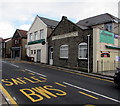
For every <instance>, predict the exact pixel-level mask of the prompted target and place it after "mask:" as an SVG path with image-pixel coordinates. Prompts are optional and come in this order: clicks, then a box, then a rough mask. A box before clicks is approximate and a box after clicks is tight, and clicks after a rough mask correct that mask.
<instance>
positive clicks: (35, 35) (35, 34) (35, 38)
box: [34, 31, 37, 40]
mask: <svg viewBox="0 0 120 106" xmlns="http://www.w3.org/2000/svg"><path fill="white" fill-rule="evenodd" d="M34 40H37V31H36V32H34Z"/></svg>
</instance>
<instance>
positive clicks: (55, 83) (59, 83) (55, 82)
mask: <svg viewBox="0 0 120 106" xmlns="http://www.w3.org/2000/svg"><path fill="white" fill-rule="evenodd" d="M55 84H57V85H60V86H63V87H67V86H65V85H63V84H60V83H58V82H55Z"/></svg>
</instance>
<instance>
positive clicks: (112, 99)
mask: <svg viewBox="0 0 120 106" xmlns="http://www.w3.org/2000/svg"><path fill="white" fill-rule="evenodd" d="M63 83H64V84H66V85H69V86H72V87H74V88H77V89H81V90H83V91H86V92H89V93H92V94H95V95H98V96H101V97H103V98H106V99H109V100H111V101H114V102H117V103H120V101H119V100H117V99H114V98H111V97H108V96H105V95H102V94H99V93H96V92H93V91H90V90H87V89H85V88H81V87H78V86H76V85H72V84H70V83H67V82H63Z"/></svg>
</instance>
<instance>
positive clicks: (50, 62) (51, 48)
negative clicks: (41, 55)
mask: <svg viewBox="0 0 120 106" xmlns="http://www.w3.org/2000/svg"><path fill="white" fill-rule="evenodd" d="M49 53H50V54H49V64H50V65H53V47H50V52H49Z"/></svg>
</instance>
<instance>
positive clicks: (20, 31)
mask: <svg viewBox="0 0 120 106" xmlns="http://www.w3.org/2000/svg"><path fill="white" fill-rule="evenodd" d="M17 31H18V32H19V33H20V35H21V36H22V37H24V38H27V31H25V30H21V29H17Z"/></svg>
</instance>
